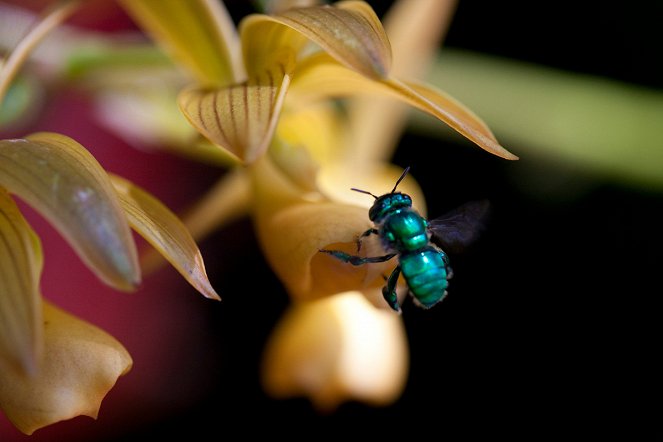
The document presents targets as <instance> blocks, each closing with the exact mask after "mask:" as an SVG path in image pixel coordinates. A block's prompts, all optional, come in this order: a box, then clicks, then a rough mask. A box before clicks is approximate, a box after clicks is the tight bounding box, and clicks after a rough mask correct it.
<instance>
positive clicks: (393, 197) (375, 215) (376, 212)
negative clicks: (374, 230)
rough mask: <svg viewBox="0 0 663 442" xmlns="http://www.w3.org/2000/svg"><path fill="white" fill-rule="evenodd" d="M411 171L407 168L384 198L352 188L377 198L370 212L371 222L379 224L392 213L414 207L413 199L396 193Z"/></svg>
mask: <svg viewBox="0 0 663 442" xmlns="http://www.w3.org/2000/svg"><path fill="white" fill-rule="evenodd" d="M409 170H410V168H409V167H406V168H405V170H404V171H403V173H402V174H401V177H400V178H399V179H398V180H397V181H396V185H395V186H394V188H393V189H392V191H391V192H389V193H385V194H384V195H382V196H375V195H373V194H372V193H371V192H368V191H366V190H361V189H356V188H354V187H353V188H352V190H354V191H355V192H360V193H365V194H367V195H370V196H372V197H373V198H375V202H374V203H373V206H372V207H371V208H370V210H369V211H368V217H369V218H370V220H371V221H373V222H374V223H379V222H381V221H382V220H383V219H384V218H385V217H386V216H387V215H389V214H390V213H393V212H395V211H398V210H400V209H403V208H405V207H412V198H410V195H407V194H405V193H401V192H396V188H397V187H398V185H399V184H400V182H401V181H403V178H405V175H407V173H408V171H409Z"/></svg>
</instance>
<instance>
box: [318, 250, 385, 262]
mask: <svg viewBox="0 0 663 442" xmlns="http://www.w3.org/2000/svg"><path fill="white" fill-rule="evenodd" d="M319 251H320V252H323V253H327V254H329V255H331V256H333V257H334V258H336V259H340V260H341V261H343V262H349V263H350V264H352V265H353V266H360V265H363V264H370V263H376V262H385V261H389V260H390V259H391V258H393V257H394V256H396V254H395V253H390V254H388V255H383V256H373V257H366V258H362V257H361V256H356V255H350V254H349V253H345V252H341V251H340V250H325V249H320V250H319Z"/></svg>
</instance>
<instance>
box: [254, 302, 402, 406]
mask: <svg viewBox="0 0 663 442" xmlns="http://www.w3.org/2000/svg"><path fill="white" fill-rule="evenodd" d="M407 370H408V349H407V340H406V337H405V331H404V328H403V323H402V321H401V318H400V316H398V315H397V314H395V313H394V312H390V311H386V310H381V309H376V308H375V307H373V306H372V305H371V304H370V303H369V302H368V301H367V300H366V299H365V298H364V296H363V295H362V294H361V293H359V292H347V293H342V294H337V295H334V296H331V297H329V298H326V299H322V300H318V301H314V302H310V303H299V304H295V305H294V306H293V307H291V309H290V310H289V311H288V312H286V314H285V316H284V317H283V318H282V319H281V321H280V323H279V324H278V325H277V327H276V329H275V330H274V332H273V333H272V335H271V337H270V340H269V342H268V344H267V348H266V351H265V357H264V361H263V369H262V380H263V385H264V387H265V389H266V390H267V392H268V393H270V394H271V395H273V396H275V397H278V398H285V397H292V396H307V397H309V398H310V399H311V400H312V402H313V403H314V404H315V405H316V406H318V407H319V408H320V409H322V410H330V409H333V408H335V407H336V406H337V405H339V404H340V403H341V402H343V401H346V400H359V401H363V402H367V403H370V404H371V405H387V404H389V403H391V402H393V401H394V400H396V399H397V398H398V397H399V396H400V394H401V393H402V391H403V389H404V387H405V381H406V378H407Z"/></svg>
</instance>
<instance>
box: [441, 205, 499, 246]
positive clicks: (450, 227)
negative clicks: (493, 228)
mask: <svg viewBox="0 0 663 442" xmlns="http://www.w3.org/2000/svg"><path fill="white" fill-rule="evenodd" d="M489 212H490V203H489V202H488V200H480V201H470V202H468V203H465V204H463V205H462V206H460V207H458V208H456V209H454V210H452V211H450V212H449V213H447V214H445V215H442V216H441V217H439V218H436V219H434V220H430V221H428V228H429V229H430V231H431V233H432V235H433V238H432V239H433V242H435V243H436V244H438V245H439V246H440V247H442V249H443V250H444V251H446V252H451V253H458V252H460V251H462V250H463V249H465V248H466V247H467V246H469V245H470V244H471V243H473V242H474V241H475V240H476V239H477V238H478V237H479V234H480V233H481V232H482V231H483V229H484V227H485V225H486V222H487V221H488V215H489Z"/></svg>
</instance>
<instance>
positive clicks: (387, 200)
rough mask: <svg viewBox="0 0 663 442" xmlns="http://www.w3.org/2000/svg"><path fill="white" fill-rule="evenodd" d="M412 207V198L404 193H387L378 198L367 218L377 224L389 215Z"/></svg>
mask: <svg viewBox="0 0 663 442" xmlns="http://www.w3.org/2000/svg"><path fill="white" fill-rule="evenodd" d="M406 207H412V198H410V195H407V194H405V193H400V192H395V193H387V194H384V195H382V196H380V197H378V198H377V199H376V200H375V202H374V203H373V206H372V207H371V208H370V210H369V211H368V217H369V218H370V220H371V221H373V222H374V223H379V222H380V221H382V220H383V219H384V218H385V217H386V216H387V215H389V214H390V213H394V212H396V211H398V210H400V209H404V208H406Z"/></svg>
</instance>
